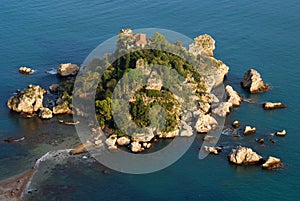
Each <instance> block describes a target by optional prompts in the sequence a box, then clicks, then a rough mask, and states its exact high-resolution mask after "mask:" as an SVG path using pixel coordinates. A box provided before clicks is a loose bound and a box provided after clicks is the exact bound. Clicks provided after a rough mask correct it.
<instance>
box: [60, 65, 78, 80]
mask: <svg viewBox="0 0 300 201" xmlns="http://www.w3.org/2000/svg"><path fill="white" fill-rule="evenodd" d="M79 69H80V68H79V66H77V65H76V64H71V63H66V64H60V66H59V67H58V68H57V74H58V75H60V76H62V77H67V76H74V75H76V74H77V73H78V71H79Z"/></svg>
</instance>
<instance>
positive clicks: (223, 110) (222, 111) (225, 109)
mask: <svg viewBox="0 0 300 201" xmlns="http://www.w3.org/2000/svg"><path fill="white" fill-rule="evenodd" d="M231 107H232V103H229V102H222V103H220V104H219V105H218V107H216V108H214V109H213V110H212V113H213V114H216V115H218V116H220V117H226V115H227V114H229V113H230V108H231Z"/></svg>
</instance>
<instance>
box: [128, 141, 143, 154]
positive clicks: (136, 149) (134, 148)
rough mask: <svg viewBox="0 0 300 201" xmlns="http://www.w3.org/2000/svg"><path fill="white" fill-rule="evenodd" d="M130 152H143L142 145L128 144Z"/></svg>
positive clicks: (136, 143)
mask: <svg viewBox="0 0 300 201" xmlns="http://www.w3.org/2000/svg"><path fill="white" fill-rule="evenodd" d="M130 150H131V152H133V153H138V152H141V151H144V148H143V147H142V145H141V144H140V143H138V142H132V143H131V144H130Z"/></svg>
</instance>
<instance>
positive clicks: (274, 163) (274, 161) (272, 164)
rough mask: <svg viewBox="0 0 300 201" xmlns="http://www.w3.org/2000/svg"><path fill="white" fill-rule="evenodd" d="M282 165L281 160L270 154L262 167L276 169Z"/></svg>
mask: <svg viewBox="0 0 300 201" xmlns="http://www.w3.org/2000/svg"><path fill="white" fill-rule="evenodd" d="M281 166H282V163H281V160H280V159H279V158H275V157H273V156H269V158H268V160H267V161H266V162H265V163H264V164H262V168H264V169H274V168H278V167H281Z"/></svg>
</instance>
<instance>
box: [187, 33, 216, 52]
mask: <svg viewBox="0 0 300 201" xmlns="http://www.w3.org/2000/svg"><path fill="white" fill-rule="evenodd" d="M214 49H215V40H214V39H213V38H212V37H211V36H210V35H208V34H204V35H200V36H198V37H196V38H194V42H193V43H192V44H191V45H190V46H189V52H190V53H192V54H194V55H195V56H197V55H199V54H205V55H208V56H211V57H213V56H214V53H213V51H214Z"/></svg>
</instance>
